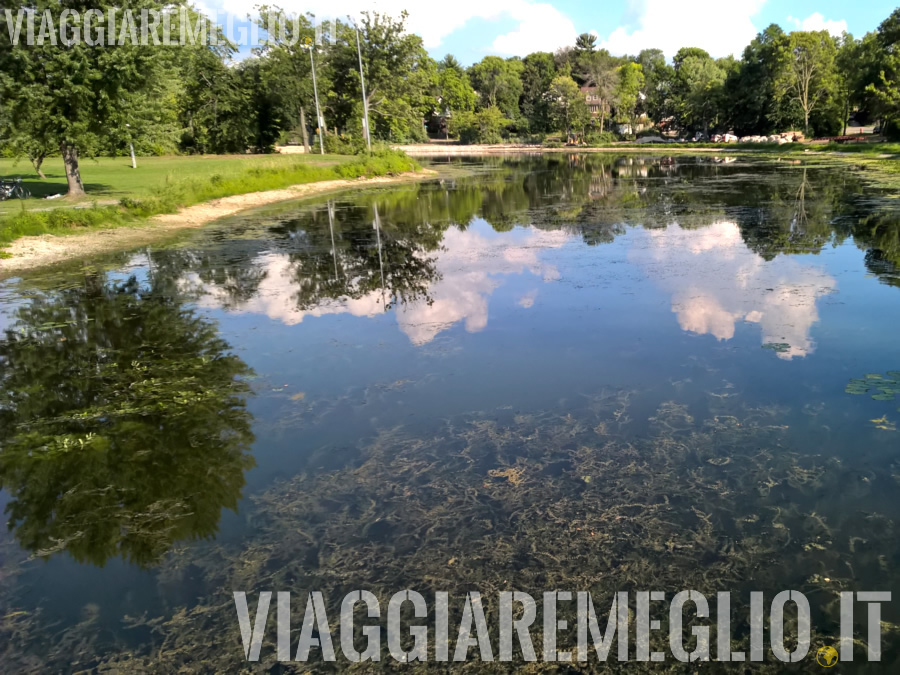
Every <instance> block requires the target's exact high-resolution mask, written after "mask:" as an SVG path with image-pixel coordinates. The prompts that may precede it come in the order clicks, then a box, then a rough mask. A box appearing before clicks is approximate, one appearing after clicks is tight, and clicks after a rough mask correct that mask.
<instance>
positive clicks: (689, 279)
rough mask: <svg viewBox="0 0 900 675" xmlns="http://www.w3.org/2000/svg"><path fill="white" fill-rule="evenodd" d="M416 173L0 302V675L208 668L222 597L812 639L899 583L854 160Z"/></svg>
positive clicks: (664, 162) (881, 244)
mask: <svg viewBox="0 0 900 675" xmlns="http://www.w3.org/2000/svg"><path fill="white" fill-rule="evenodd" d="M438 168H440V169H441V170H442V172H443V173H442V174H441V175H442V176H444V177H443V178H441V179H440V180H435V181H432V182H428V183H423V184H419V185H406V186H402V187H398V188H396V189H386V190H379V191H371V192H368V191H367V192H361V193H359V194H343V195H340V196H337V197H334V198H331V199H325V200H321V201H318V202H315V203H302V204H286V205H280V206H279V207H277V208H274V209H268V210H264V211H259V212H254V213H249V214H245V215H242V216H240V217H236V218H232V219H229V220H227V221H224V222H222V223H221V224H219V225H216V226H214V227H211V228H208V229H206V230H204V231H202V232H200V233H197V234H195V235H194V236H191V237H190V238H188V239H186V240H183V241H180V242H178V243H176V244H173V245H170V246H166V247H162V248H154V249H148V250H141V251H136V252H133V253H129V254H127V255H121V256H118V257H113V258H107V259H102V260H97V261H94V262H92V264H91V265H89V266H78V267H77V268H72V269H67V270H63V271H57V272H54V273H53V274H45V275H39V276H31V277H27V278H24V279H10V280H7V281H5V282H2V284H0V310H2V313H0V329H2V330H3V331H4V332H5V338H3V339H2V340H0V426H2V430H0V443H2V445H0V486H2V492H0V506H2V507H3V508H4V509H5V513H6V518H7V519H8V521H9V530H8V532H4V533H3V535H2V538H0V555H2V560H3V562H2V567H0V615H2V616H5V618H4V619H3V622H2V624H0V638H2V639H0V644H3V647H0V654H2V658H3V662H4V663H5V664H7V666H6V667H4V670H6V669H7V668H9V669H10V671H11V672H49V671H53V672H66V671H70V670H79V669H84V668H88V669H89V668H96V667H100V666H105V667H112V668H119V669H121V670H124V671H126V672H127V671H139V670H140V669H141V668H143V669H145V670H146V671H147V672H171V671H173V670H175V669H177V668H178V667H184V668H188V669H189V670H190V671H192V672H225V671H233V670H236V669H238V668H240V667H242V665H245V664H244V663H243V654H242V651H241V646H240V639H239V631H238V626H237V620H236V615H235V611H234V605H233V603H232V601H231V592H232V591H233V590H246V591H250V592H255V591H259V590H290V591H292V592H295V593H296V594H297V596H298V597H299V596H302V595H304V594H305V593H307V592H308V591H310V590H321V591H323V592H324V593H325V595H326V598H328V602H329V603H332V604H333V603H339V602H340V599H341V598H342V597H343V595H344V593H346V592H347V591H349V590H355V589H358V588H364V589H369V590H372V591H373V592H375V593H376V594H378V595H379V596H381V597H385V598H387V597H388V596H389V594H391V593H393V592H396V591H399V590H403V589H405V588H411V589H416V590H418V591H420V592H422V593H423V594H426V596H427V595H429V594H433V592H434V591H436V590H447V591H450V592H451V595H454V594H455V595H456V596H464V594H465V592H466V591H469V590H480V591H481V592H482V594H484V595H486V596H488V597H492V596H496V593H497V592H499V591H500V590H506V589H517V590H522V591H526V592H531V593H533V594H534V595H535V596H537V595H539V594H540V593H541V592H543V591H544V590H553V589H557V588H558V589H568V590H573V591H574V590H589V591H591V592H592V593H594V594H595V595H597V596H599V597H603V596H604V595H605V596H607V597H608V596H609V594H610V593H612V592H613V591H614V590H632V591H633V590H664V591H668V592H670V593H671V592H675V591H679V590H682V589H687V588H694V589H699V590H701V591H702V592H704V593H708V594H710V595H711V594H714V593H715V592H716V591H717V590H731V591H733V593H734V594H735V595H737V594H740V593H744V595H743V596H742V598H743V599H742V600H737V599H734V600H732V603H733V606H734V605H736V606H737V610H736V612H737V615H738V616H740V612H741V607H744V608H745V607H746V604H747V601H748V600H747V595H746V593H748V592H749V591H752V590H758V591H764V592H766V593H767V596H768V597H771V595H773V594H774V593H776V592H778V591H780V590H785V589H798V590H802V591H803V592H804V593H806V594H807V595H808V597H809V598H810V603H811V605H812V609H813V652H814V651H815V648H816V647H817V646H821V645H822V644H833V643H834V639H835V638H836V637H837V635H838V618H837V607H836V597H837V595H836V594H837V593H838V592H840V591H841V590H892V591H894V592H896V591H897V590H900V588H898V583H897V580H898V564H900V539H898V527H900V520H898V519H900V457H898V447H900V444H898V438H900V436H898V431H897V423H898V422H900V409H898V407H900V395H896V394H900V349H898V334H900V333H898V329H900V288H898V287H900V267H898V266H900V211H898V210H897V207H896V203H895V201H893V200H892V194H891V193H890V191H889V190H887V189H885V188H882V187H880V186H879V183H878V181H877V180H876V179H874V178H873V177H872V175H871V172H867V171H865V170H863V169H862V168H861V167H852V166H850V165H847V164H845V163H841V164H829V163H827V162H823V161H822V160H807V161H804V162H803V163H799V164H797V163H786V162H777V161H774V160H773V161H763V160H750V159H745V158H740V159H738V160H731V159H725V158H713V157H710V156H705V157H700V158H686V157H678V158H676V159H672V158H661V157H646V158H637V157H611V156H600V155H587V156H579V155H565V156H563V155H560V156H554V157H550V158H512V159H504V160H500V159H485V160H471V161H463V162H459V161H456V162H449V161H448V162H446V163H443V164H441V165H440V166H439V167H438ZM894 390H896V394H895V393H894ZM296 602H297V603H298V607H297V609H296V611H298V612H302V607H303V604H302V603H300V600H297V601H296ZM487 611H488V613H489V615H490V614H491V613H494V614H495V612H496V607H495V606H492V605H491V604H490V600H489V601H488V605H487ZM884 612H885V613H884V616H883V619H884V621H885V622H886V623H885V627H884V637H883V640H884V650H885V655H884V662H883V663H882V664H873V665H878V667H879V668H886V669H889V664H891V663H894V664H896V663H897V659H898V658H900V646H898V645H900V641H898V628H897V626H896V624H897V623H898V619H900V617H898V612H897V610H896V609H893V608H892V607H891V606H885V609H884ZM859 613H862V612H861V611H860V612H859ZM862 620H863V619H862V617H860V621H862ZM736 621H737V620H736ZM451 625H453V624H452V622H451ZM858 635H860V636H863V637H864V636H865V624H864V623H863V624H861V625H860V626H859V627H858ZM560 640H561V644H563V643H564V642H565V638H564V637H563V636H561V637H560ZM733 640H734V644H735V645H745V643H746V630H744V631H743V632H741V630H740V629H736V630H735V635H734V638H733ZM272 644H273V643H270V644H269V646H268V647H267V648H264V661H265V659H269V661H268V665H269V666H271V665H272V660H273V659H274V647H273V646H272ZM809 661H811V659H807V662H809ZM807 665H808V663H807ZM323 667H324V666H323ZM772 667H773V668H775V671H773V672H777V665H776V666H772ZM798 667H799V666H798ZM860 667H862V666H861V664H860ZM810 668H812V669H815V668H818V666H816V665H815V664H814V663H812V665H811V666H810ZM272 672H275V671H272ZM878 672H880V670H879V671H878Z"/></svg>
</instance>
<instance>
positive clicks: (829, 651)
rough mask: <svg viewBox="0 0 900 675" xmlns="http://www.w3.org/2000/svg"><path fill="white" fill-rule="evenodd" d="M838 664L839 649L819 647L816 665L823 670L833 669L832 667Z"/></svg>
mask: <svg viewBox="0 0 900 675" xmlns="http://www.w3.org/2000/svg"><path fill="white" fill-rule="evenodd" d="M837 662H838V653H837V649H835V648H834V647H819V651H817V652H816V663H818V664H819V665H820V666H822V667H823V668H831V666H834V665H836V664H837Z"/></svg>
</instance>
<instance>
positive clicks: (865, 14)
mask: <svg viewBox="0 0 900 675" xmlns="http://www.w3.org/2000/svg"><path fill="white" fill-rule="evenodd" d="M258 4H261V0H202V1H201V2H198V6H200V7H201V8H203V9H215V10H218V11H219V12H222V11H226V12H230V13H234V14H237V15H239V16H243V15H245V14H246V13H248V12H252V11H253V9H254V7H255V6H256V5H258ZM274 4H276V5H279V6H282V7H283V8H284V9H286V10H288V11H292V12H312V13H313V14H315V15H316V16H317V17H323V18H324V17H335V16H338V17H340V16H346V15H348V14H349V15H358V13H359V12H360V11H363V10H366V9H370V10H371V9H374V10H376V11H382V12H387V13H389V14H393V15H398V14H399V13H400V11H401V10H403V9H406V10H407V11H408V12H409V23H408V25H409V28H410V29H411V30H412V31H414V32H416V33H418V34H419V35H421V36H422V37H423V38H424V40H425V45H426V47H427V48H428V50H429V52H430V53H431V54H432V55H433V56H435V57H436V58H440V57H443V56H444V54H447V53H452V54H454V55H455V56H456V57H457V58H458V59H459V60H460V61H461V62H463V63H464V64H466V65H468V64H470V63H473V62H475V61H478V60H480V59H481V58H483V57H484V56H486V55H487V54H497V55H500V56H512V55H519V56H524V55H526V54H528V53H530V52H533V51H537V50H546V51H553V50H554V49H556V48H558V47H560V46H563V45H566V44H572V42H574V39H575V36H576V35H577V34H578V33H582V32H594V33H596V34H597V37H598V40H597V41H598V44H600V45H602V46H605V47H607V48H608V49H609V50H610V51H611V52H613V53H614V54H622V53H637V52H638V51H640V49H643V48H646V47H658V48H660V49H662V50H663V51H664V52H665V53H666V56H667V57H669V58H671V57H672V56H673V55H674V53H675V52H676V51H677V50H678V49H679V48H680V47H684V46H697V47H703V48H704V49H706V50H707V51H709V52H710V53H711V54H712V55H713V56H725V55H727V54H735V55H737V56H739V55H740V53H741V52H742V51H743V48H744V46H746V44H747V43H748V42H749V41H750V40H751V39H753V36H754V35H755V34H756V33H757V32H759V31H760V30H761V29H763V28H765V27H766V26H768V25H769V24H770V23H777V24H779V25H780V26H781V27H782V28H784V29H785V30H796V29H801V28H802V29H805V30H821V29H825V30H829V31H830V32H832V33H835V34H840V32H841V31H842V30H848V31H849V32H851V33H853V34H854V35H856V36H861V35H863V34H864V33H866V32H867V31H871V30H874V29H875V28H876V27H877V26H878V24H879V23H881V21H883V20H884V19H885V18H886V17H887V16H888V15H889V14H890V13H891V11H893V10H894V8H895V7H896V5H895V4H893V3H891V2H882V1H881V0H865V1H864V2H857V3H851V4H850V5H847V4H846V3H840V2H837V1H836V0H819V1H817V2H812V1H808V0H794V1H791V2H778V1H776V0H740V1H739V2H722V1H721V0H680V1H679V0H606V1H605V2H591V3H586V2H578V1H577V0H559V1H555V2H548V1H545V0H450V1H449V2H447V1H445V2H431V3H426V2H422V0H416V2H411V1H410V0H374V1H373V0H281V1H280V2H274ZM219 20H220V22H221V21H222V18H221V14H220V16H219Z"/></svg>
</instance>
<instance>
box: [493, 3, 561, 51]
mask: <svg viewBox="0 0 900 675" xmlns="http://www.w3.org/2000/svg"><path fill="white" fill-rule="evenodd" d="M511 5H512V6H511V7H510V8H509V10H508V14H509V15H510V16H511V17H512V18H513V19H516V20H517V21H519V22H520V23H519V27H518V28H517V29H516V30H514V31H511V32H509V33H506V34H505V35H500V36H498V37H497V39H496V40H494V43H493V45H492V48H493V51H495V52H497V53H499V54H502V55H510V56H527V55H528V54H530V53H531V52H536V51H543V52H553V51H555V50H556V49H558V48H559V47H563V46H565V45H571V44H573V43H574V42H575V37H576V35H577V31H576V30H575V24H574V23H572V20H571V19H570V18H569V17H567V16H566V15H565V14H563V13H562V12H560V11H559V10H558V9H556V7H554V6H553V5H548V4H545V3H531V2H516V3H511Z"/></svg>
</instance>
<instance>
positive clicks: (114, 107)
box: [0, 0, 180, 197]
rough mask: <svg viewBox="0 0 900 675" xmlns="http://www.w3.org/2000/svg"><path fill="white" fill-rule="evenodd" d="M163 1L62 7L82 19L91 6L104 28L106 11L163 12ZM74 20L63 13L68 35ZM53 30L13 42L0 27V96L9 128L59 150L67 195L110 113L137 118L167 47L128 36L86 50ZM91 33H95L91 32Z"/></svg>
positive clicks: (48, 5) (21, 3)
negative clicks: (34, 39) (38, 40)
mask: <svg viewBox="0 0 900 675" xmlns="http://www.w3.org/2000/svg"><path fill="white" fill-rule="evenodd" d="M164 4H168V3H163V2H161V1H160V0H124V1H119V2H110V1H108V0H100V1H96V0H95V1H92V2H87V1H80V0H71V1H68V2H66V3H65V7H66V8H67V9H71V10H76V11H77V12H78V13H79V14H80V16H82V17H83V16H84V14H85V12H86V11H87V10H89V9H97V10H100V11H101V12H103V14H102V16H100V17H99V19H97V23H98V24H99V25H100V26H102V27H103V28H104V29H105V30H106V31H109V29H110V27H109V26H107V25H106V21H107V15H106V11H107V10H109V9H113V8H116V9H120V10H121V9H130V10H133V11H135V12H136V13H138V14H139V13H140V11H141V10H144V9H146V10H161V9H162V8H163V6H164ZM179 4H180V3H179ZM6 9H10V10H11V11H12V14H13V16H15V15H16V13H17V11H18V10H19V9H31V10H34V11H35V12H36V13H37V14H38V16H40V15H42V14H43V13H44V11H45V10H50V12H51V13H52V15H53V16H56V17H58V16H59V15H60V3H59V2H58V1H57V0H10V2H8V3H6ZM93 16H94V17H95V19H96V18H97V15H93ZM74 17H75V15H70V18H69V21H70V22H71V25H70V27H69V33H68V34H69V35H72V33H71V30H72V28H73V26H74V25H75V18H74ZM59 34H60V31H59V27H58V26H57V27H56V31H55V35H54V36H53V39H46V40H44V41H43V44H41V45H38V44H35V45H34V46H27V45H24V44H18V45H13V44H12V41H11V36H10V34H9V32H8V31H0V100H2V101H3V105H4V106H7V108H8V111H9V115H8V119H9V123H10V125H11V127H12V130H13V132H14V133H16V134H17V135H19V136H20V137H24V138H27V139H30V140H31V141H33V142H35V143H36V144H37V145H40V146H46V147H52V148H54V149H58V150H59V151H60V152H61V153H62V156H63V160H64V163H65V170H66V178H67V182H68V190H69V192H68V193H69V196H72V197H77V196H80V195H82V194H84V185H83V183H82V180H81V172H80V169H79V157H80V156H81V155H83V154H89V153H91V152H93V151H94V150H96V149H97V147H98V146H99V145H101V144H102V141H103V139H104V137H106V136H107V135H108V134H109V132H110V129H111V128H112V127H111V122H112V121H113V120H114V119H115V118H121V117H126V118H127V117H130V116H139V115H140V110H141V108H142V107H143V106H145V105H146V104H147V103H148V101H150V100H151V97H152V96H153V94H154V91H155V90H156V89H157V88H158V86H159V85H160V79H159V75H160V66H161V65H162V63H163V60H164V51H165V50H164V49H160V48H159V47H154V46H152V45H147V46H142V45H140V44H133V43H132V41H131V40H126V41H124V43H123V44H121V45H119V44H118V42H116V44H114V45H112V46H110V45H107V46H103V47H92V46H90V45H88V44H87V43H86V41H84V40H79V41H75V40H70V41H69V42H68V43H63V42H61V41H60V40H59ZM92 35H96V33H94V32H93V30H92ZM124 106H127V109H123V107H124Z"/></svg>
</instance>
